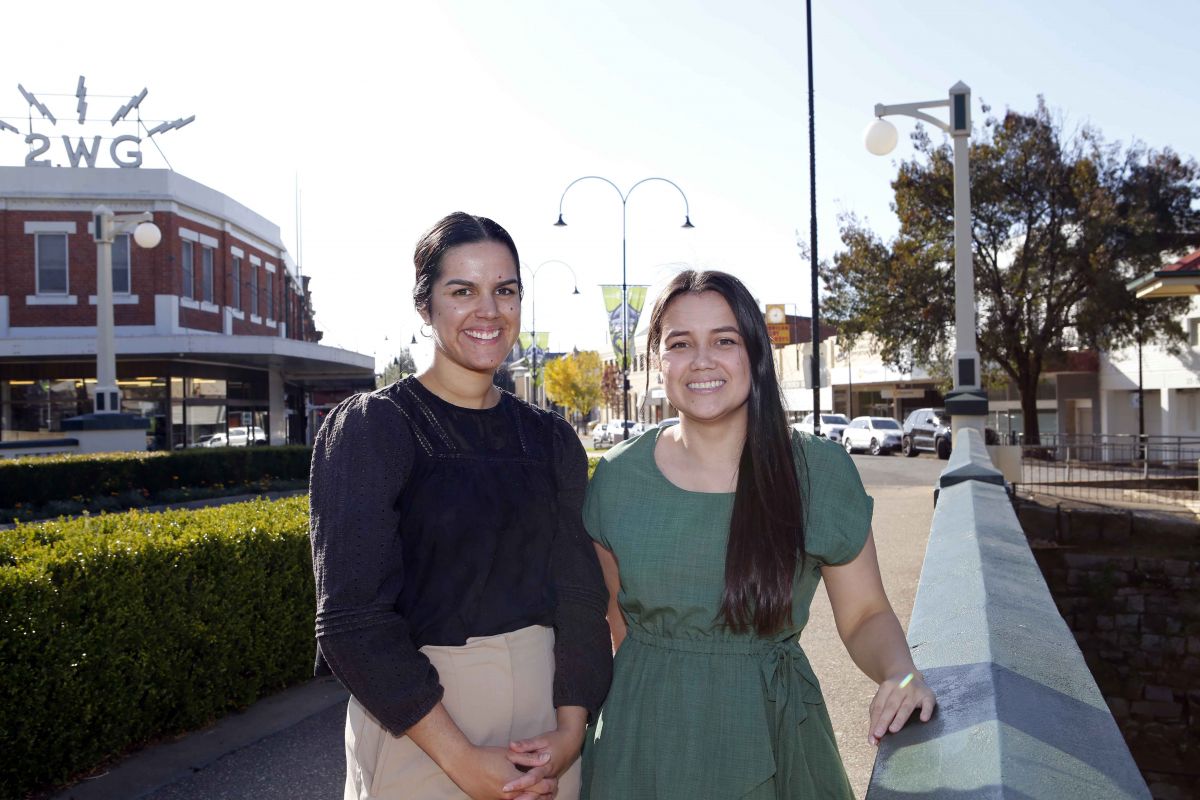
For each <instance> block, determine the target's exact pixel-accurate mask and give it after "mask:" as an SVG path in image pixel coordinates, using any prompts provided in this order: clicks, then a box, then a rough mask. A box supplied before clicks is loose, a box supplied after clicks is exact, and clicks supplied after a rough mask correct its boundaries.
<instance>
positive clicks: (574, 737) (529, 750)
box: [508, 728, 583, 778]
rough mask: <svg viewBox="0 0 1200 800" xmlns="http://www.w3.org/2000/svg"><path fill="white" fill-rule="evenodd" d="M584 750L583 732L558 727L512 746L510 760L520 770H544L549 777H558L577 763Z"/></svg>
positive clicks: (509, 754) (509, 746)
mask: <svg viewBox="0 0 1200 800" xmlns="http://www.w3.org/2000/svg"><path fill="white" fill-rule="evenodd" d="M582 747H583V730H582V729H578V730H575V729H573V728H569V729H563V728H558V729H556V730H552V731H547V732H546V733H543V734H542V735H540V736H534V737H533V738H530V739H521V740H520V741H516V742H511V743H509V745H508V760H509V761H511V762H512V763H513V764H515V765H516V766H518V767H520V768H526V767H532V768H538V767H544V768H545V769H546V774H547V775H552V776H554V777H555V778H557V777H559V776H560V775H562V774H563V773H564V772H566V771H567V770H568V769H569V768H570V767H571V765H572V764H574V763H575V759H577V758H579V751H580V749H581V748H582Z"/></svg>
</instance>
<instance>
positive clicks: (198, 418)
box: [0, 167, 374, 449]
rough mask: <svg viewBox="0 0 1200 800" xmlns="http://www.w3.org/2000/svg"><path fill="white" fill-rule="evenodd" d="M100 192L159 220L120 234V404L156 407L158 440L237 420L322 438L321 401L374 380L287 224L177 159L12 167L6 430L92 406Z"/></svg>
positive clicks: (1, 278) (1, 343) (186, 441)
mask: <svg viewBox="0 0 1200 800" xmlns="http://www.w3.org/2000/svg"><path fill="white" fill-rule="evenodd" d="M100 204H104V205H107V206H108V207H109V208H111V209H112V210H113V211H114V212H116V213H126V212H140V211H150V212H152V213H153V214H154V222H155V224H156V225H158V227H159V228H160V229H161V231H162V241H161V243H160V244H159V245H158V246H157V247H156V248H154V249H152V250H142V249H140V248H138V247H137V246H136V245H134V244H133V243H132V241H131V240H130V237H128V236H124V237H119V238H118V241H117V242H116V243H115V244H114V246H113V291H114V316H115V323H116V354H117V378H118V383H119V385H120V388H121V392H122V396H123V410H124V411H126V412H131V413H135V414H140V415H142V416H145V417H147V418H149V420H150V431H149V434H148V442H147V444H148V446H149V447H151V448H152V449H164V448H178V447H187V446H191V445H194V444H197V443H198V442H200V441H202V440H203V439H204V438H205V437H207V436H210V435H212V434H215V433H220V432H223V431H226V430H227V429H228V428H230V427H235V426H248V427H251V426H253V427H260V428H262V429H263V431H265V432H266V434H267V438H268V439H269V441H270V442H271V443H272V444H281V443H285V442H307V441H311V439H312V436H313V435H314V434H315V433H316V427H317V425H318V424H319V423H318V420H319V417H320V416H321V413H322V410H323V409H324V408H327V407H328V406H329V405H330V404H332V403H333V402H336V401H337V400H338V399H340V398H341V397H344V396H346V395H348V394H350V393H352V392H354V391H360V390H366V389H370V388H372V387H373V386H374V382H373V373H374V361H373V359H372V358H371V357H370V356H368V355H363V354H360V353H354V352H350V351H347V350H341V349H338V348H334V347H328V346H325V345H322V344H320V340H321V332H320V331H319V330H317V327H316V324H315V321H314V317H313V307H312V298H311V295H310V292H309V286H308V278H307V277H305V276H301V275H300V273H299V271H298V269H297V267H296V265H295V263H293V261H292V259H291V256H290V255H289V254H288V252H287V250H286V248H285V247H284V246H283V244H282V242H281V240H280V235H279V227H278V225H276V224H274V223H272V222H270V221H269V220H267V219H265V218H263V217H262V216H260V215H258V214H256V213H255V212H253V211H251V210H250V209H248V208H246V207H245V206H243V205H241V204H240V203H238V202H236V201H235V200H233V199H231V198H229V197H226V196H225V195H223V194H221V193H219V192H217V191H215V190H213V189H210V188H208V187H206V186H203V185H201V184H199V183H197V182H195V181H193V180H190V179H188V178H186V177H184V176H182V175H180V174H178V173H176V172H172V171H169V170H152V169H98V168H85V169H54V168H49V167H0V440H5V441H11V440H18V439H26V438H38V437H47V436H53V435H56V432H57V431H60V430H61V422H62V420H63V419H65V418H68V417H72V416H75V415H77V414H82V413H86V412H89V411H91V409H92V397H91V393H92V390H93V389H94V386H95V377H96V361H95V353H96V305H95V304H96V245H95V242H94V241H93V239H92V210H93V209H94V208H95V207H96V206H97V205H100Z"/></svg>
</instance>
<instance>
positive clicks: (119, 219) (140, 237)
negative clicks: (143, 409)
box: [92, 206, 162, 414]
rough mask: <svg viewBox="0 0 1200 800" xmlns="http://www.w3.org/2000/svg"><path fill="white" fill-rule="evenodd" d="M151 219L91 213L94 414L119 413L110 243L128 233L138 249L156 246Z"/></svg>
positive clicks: (101, 208)
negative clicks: (94, 252)
mask: <svg viewBox="0 0 1200 800" xmlns="http://www.w3.org/2000/svg"><path fill="white" fill-rule="evenodd" d="M153 219H154V215H153V214H151V213H150V212H149V211H144V212H142V213H140V214H114V213H113V212H112V209H110V208H108V206H96V208H95V209H94V210H93V211H92V225H93V231H92V238H93V239H95V241H96V393H95V396H94V399H93V410H94V411H95V413H97V414H119V413H120V412H121V390H120V388H119V387H118V386H117V353H116V343H115V341H114V333H113V327H114V323H113V285H112V246H113V241H114V240H115V239H116V238H117V237H118V236H121V235H123V234H127V233H132V234H133V237H132V238H133V241H134V242H135V243H136V244H137V245H138V246H139V247H144V248H147V249H149V248H152V247H156V246H157V245H158V243H159V242H160V241H161V240H162V232H161V231H160V230H159V229H158V226H157V225H155V224H154V222H153V221H152V220H153Z"/></svg>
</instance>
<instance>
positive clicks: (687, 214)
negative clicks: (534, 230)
mask: <svg viewBox="0 0 1200 800" xmlns="http://www.w3.org/2000/svg"><path fill="white" fill-rule="evenodd" d="M587 180H597V181H604V182H605V183H607V184H608V185H609V186H611V187H612V188H613V190H614V191H615V192H616V193H617V195H618V196H619V197H620V198H621V397H622V398H623V400H624V413H625V416H624V418H623V420H622V424H621V430H622V432H623V434H624V435H623V436H622V438H623V439H628V438H629V425H628V421H629V283H628V281H627V279H626V274H627V273H626V268H627V264H626V258H625V255H626V241H625V231H626V224H625V223H626V213H625V212H626V210H627V207H628V202H629V196H630V195H631V194H633V190H634V189H636V188H637V187H639V186H641V185H642V184H643V183H649V182H650V181H661V182H662V183H669V184H670V185H671V186H674V187H675V191H677V192H679V196H680V197H682V198H683V225H682V226H681V227H684V228H694V227H696V226H695V225H693V224H692V214H691V209H690V208H689V207H688V199H687V195H686V194H684V193H683V189H680V188H679V185H678V184H676V183H675V182H674V181H672V180H668V179H666V178H642V179H641V180H640V181H638V182H637V183H635V184H633V185H632V186H630V187H629V190H628V191H626V192H622V191H621V190H620V188H618V187H617V185H616V184H615V183H613V182H612V181H610V180H609V179H608V178H603V177H601V176H599V175H585V176H583V177H582V178H576V179H575V180H573V181H571V182H570V183H568V184H567V188H565V189H563V193H562V195H561V196H560V197H559V198H558V221H557V222H555V223H554V225H555V226H556V227H559V228H563V227H566V225H567V223H566V222H564V221H563V200H564V199H566V196H567V192H569V191H571V187H572V186H574V185H575V184H577V183H579V182H580V181H587Z"/></svg>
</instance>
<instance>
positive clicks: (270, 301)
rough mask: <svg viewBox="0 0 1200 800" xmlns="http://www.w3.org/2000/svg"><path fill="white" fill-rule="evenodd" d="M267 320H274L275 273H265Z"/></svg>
mask: <svg viewBox="0 0 1200 800" xmlns="http://www.w3.org/2000/svg"><path fill="white" fill-rule="evenodd" d="M267 319H275V273H273V272H268V273H267Z"/></svg>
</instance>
